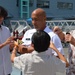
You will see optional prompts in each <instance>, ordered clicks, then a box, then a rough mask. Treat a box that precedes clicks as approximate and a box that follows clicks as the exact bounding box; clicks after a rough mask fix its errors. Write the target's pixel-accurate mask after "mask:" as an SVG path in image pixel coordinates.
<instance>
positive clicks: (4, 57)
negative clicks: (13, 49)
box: [0, 26, 12, 75]
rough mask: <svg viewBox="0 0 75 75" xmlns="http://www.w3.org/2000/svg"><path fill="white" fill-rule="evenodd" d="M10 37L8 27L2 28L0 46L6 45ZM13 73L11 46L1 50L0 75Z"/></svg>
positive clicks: (0, 29)
mask: <svg viewBox="0 0 75 75" xmlns="http://www.w3.org/2000/svg"><path fill="white" fill-rule="evenodd" d="M8 37H10V31H9V29H8V28H7V27H5V26H1V28H0V44H2V43H4V42H5V41H6V39H7V38H8ZM11 71H12V64H11V60H10V52H9V45H6V46H4V47H3V48H1V49H0V75H7V74H10V73H11Z"/></svg>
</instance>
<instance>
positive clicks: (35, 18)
mask: <svg viewBox="0 0 75 75" xmlns="http://www.w3.org/2000/svg"><path fill="white" fill-rule="evenodd" d="M31 18H32V24H33V26H34V29H30V30H28V31H26V32H25V34H24V37H23V39H22V41H23V42H24V43H23V45H20V46H19V49H18V51H19V52H20V53H25V52H27V53H30V52H32V51H33V50H34V49H33V48H32V47H30V45H31V37H32V35H33V33H34V32H36V30H44V31H45V32H47V33H48V34H49V35H50V36H51V41H52V42H53V43H54V45H55V46H56V48H57V49H58V50H59V52H61V53H62V54H63V55H64V51H63V47H62V44H61V41H60V38H59V37H58V36H57V35H56V34H55V33H54V32H53V31H52V30H51V29H49V27H48V26H47V24H46V13H45V11H44V10H43V9H41V8H37V9H35V10H34V11H33V12H32V14H31ZM46 53H47V54H53V55H55V56H58V55H57V53H56V52H55V51H54V50H51V49H50V48H49V49H48V50H47V51H46Z"/></svg>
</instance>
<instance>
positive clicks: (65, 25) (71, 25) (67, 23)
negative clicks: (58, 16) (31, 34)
mask: <svg viewBox="0 0 75 75" xmlns="http://www.w3.org/2000/svg"><path fill="white" fill-rule="evenodd" d="M47 25H48V26H49V27H50V28H52V27H54V26H59V27H60V28H61V29H62V30H73V29H75V20H52V21H47Z"/></svg>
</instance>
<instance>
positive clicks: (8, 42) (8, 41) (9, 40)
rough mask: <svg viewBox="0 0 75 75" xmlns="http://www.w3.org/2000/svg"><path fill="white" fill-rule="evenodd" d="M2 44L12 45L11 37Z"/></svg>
mask: <svg viewBox="0 0 75 75" xmlns="http://www.w3.org/2000/svg"><path fill="white" fill-rule="evenodd" d="M4 43H5V44H10V43H14V41H13V37H9V38H8V39H7V40H6V41H5V42H4Z"/></svg>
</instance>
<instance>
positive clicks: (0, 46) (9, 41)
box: [0, 37, 12, 49]
mask: <svg viewBox="0 0 75 75" xmlns="http://www.w3.org/2000/svg"><path fill="white" fill-rule="evenodd" d="M11 42H12V37H9V38H8V39H7V40H6V41H5V42H4V43H2V44H0V49H1V48H3V47H4V46H6V45H8V44H10V43H11Z"/></svg>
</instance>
